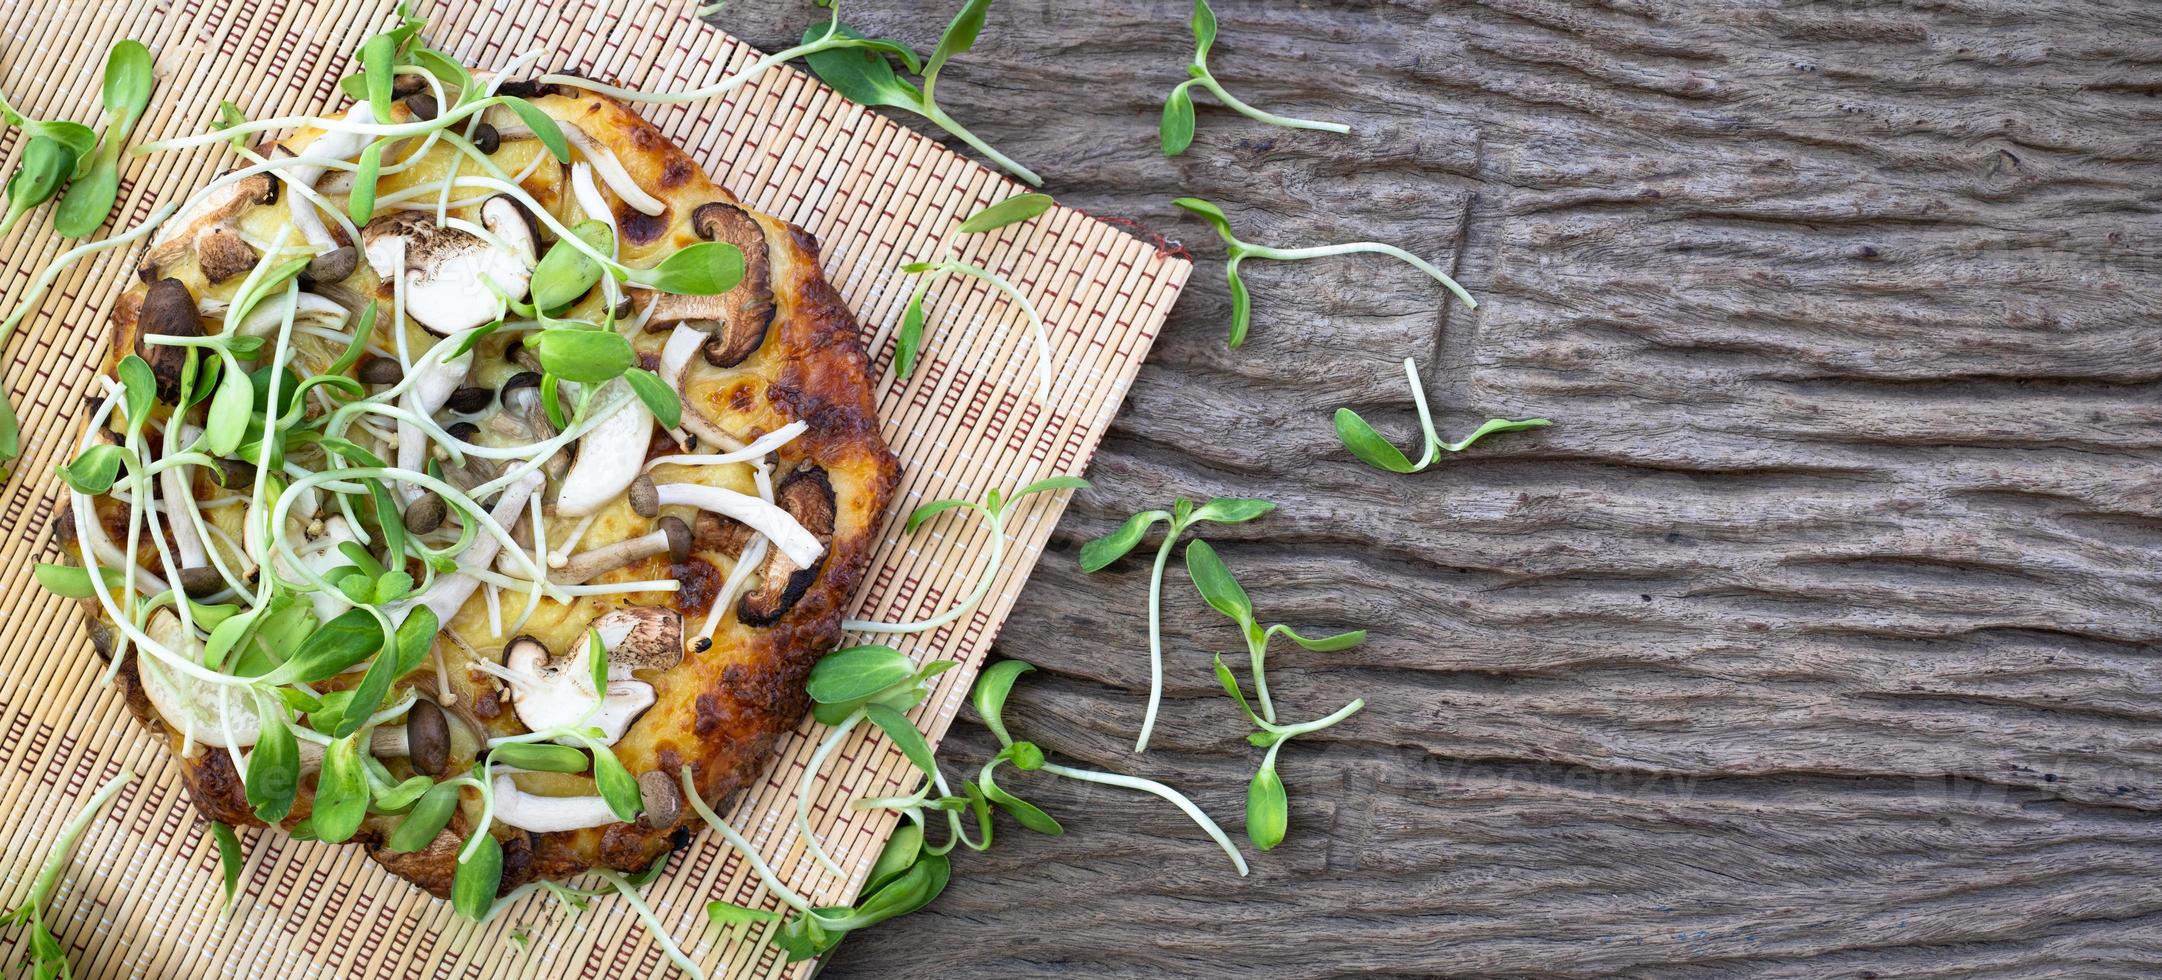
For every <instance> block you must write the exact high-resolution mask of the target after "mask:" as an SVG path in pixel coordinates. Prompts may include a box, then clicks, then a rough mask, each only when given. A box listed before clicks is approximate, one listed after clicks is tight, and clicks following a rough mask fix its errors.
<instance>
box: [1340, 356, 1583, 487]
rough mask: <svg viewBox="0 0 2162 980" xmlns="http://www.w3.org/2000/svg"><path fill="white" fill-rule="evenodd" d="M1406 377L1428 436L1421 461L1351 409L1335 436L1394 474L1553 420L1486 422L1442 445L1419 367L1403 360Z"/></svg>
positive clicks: (1368, 461)
mask: <svg viewBox="0 0 2162 980" xmlns="http://www.w3.org/2000/svg"><path fill="white" fill-rule="evenodd" d="M1404 376H1405V378H1406V379H1408V380H1409V381H1410V382H1411V400H1412V403H1413V404H1414V405H1416V406H1418V409H1419V432H1420V434H1421V435H1423V436H1424V437H1425V443H1424V447H1423V449H1422V450H1421V451H1420V453H1419V461H1418V462H1416V463H1414V462H1412V461H1411V459H1410V458H1409V457H1407V456H1405V455H1404V451H1403V450H1401V449H1398V448H1396V445H1395V444H1394V443H1391V442H1390V441H1389V440H1387V439H1385V438H1383V437H1382V435H1381V433H1379V432H1376V431H1374V427H1373V426H1372V425H1369V424H1368V423H1367V421H1366V419H1365V418H1363V417H1361V416H1360V415H1359V413H1357V412H1354V411H1352V410H1351V409H1348V408H1339V409H1337V410H1336V437H1337V438H1338V439H1341V440H1343V443H1344V448H1345V449H1349V450H1351V454H1352V455H1354V456H1357V457H1359V459H1361V460H1363V461H1365V462H1366V464H1367V465H1369V466H1373V467H1376V468H1378V469H1384V470H1388V471H1389V472H1391V473H1417V472H1419V471H1421V470H1424V469H1426V468H1427V467H1429V466H1432V465H1434V462H1435V461H1436V460H1438V459H1440V458H1441V454H1442V452H1443V451H1445V450H1446V451H1448V452H1452V453H1460V452H1463V451H1464V450H1466V449H1469V448H1471V444H1472V443H1475V442H1478V441H1479V440H1481V439H1484V438H1486V437H1487V436H1490V435H1493V434H1495V433H1497V432H1522V431H1524V430H1526V429H1543V428H1545V427H1547V426H1549V425H1553V424H1554V423H1553V421H1551V420H1549V419H1543V418H1531V419H1487V420H1486V421H1485V422H1482V423H1480V424H1479V427H1478V428H1476V429H1473V430H1472V431H1471V434H1470V435H1468V436H1465V437H1464V438H1462V439H1459V440H1457V441H1455V442H1443V441H1442V439H1441V433H1439V432H1438V431H1436V430H1435V428H1434V413H1433V412H1432V411H1431V410H1429V409H1428V408H1427V407H1426V386H1425V385H1423V384H1421V383H1420V382H1419V365H1418V364H1417V363H1416V362H1415V361H1413V360H1412V359H1411V358H1409V357H1407V358H1404Z"/></svg>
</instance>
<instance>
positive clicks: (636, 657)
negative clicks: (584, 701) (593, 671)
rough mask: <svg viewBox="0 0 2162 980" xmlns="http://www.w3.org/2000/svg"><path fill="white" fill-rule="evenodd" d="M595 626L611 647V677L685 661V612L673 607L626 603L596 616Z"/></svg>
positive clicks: (622, 677)
mask: <svg viewBox="0 0 2162 980" xmlns="http://www.w3.org/2000/svg"><path fill="white" fill-rule="evenodd" d="M679 523H680V522H679ZM592 629H593V631H594V632H595V633H598V634H600V637H601V647H602V649H605V650H607V651H608V676H609V677H610V678H611V679H615V680H627V679H629V678H630V676H631V672H632V671H638V670H668V669H670V668H672V667H674V666H676V665H677V664H680V663H682V662H683V615H682V614H681V613H678V612H676V611H675V610H673V609H662V608H660V607H659V606H623V607H621V608H619V609H611V610H609V611H608V612H605V613H602V614H601V615H599V616H597V617H595V618H594V620H593V623H592Z"/></svg>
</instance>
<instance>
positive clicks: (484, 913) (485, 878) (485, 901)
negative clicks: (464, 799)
mask: <svg viewBox="0 0 2162 980" xmlns="http://www.w3.org/2000/svg"><path fill="white" fill-rule="evenodd" d="M478 845H479V846H477V847H475V848H474V849H473V853H472V854H471V855H470V856H468V857H466V858H465V859H463V860H461V861H459V862H458V871H457V873H456V874H454V875H452V876H451V880H450V904H451V908H452V909H454V910H456V911H457V913H458V914H459V915H462V916H465V917H466V918H468V919H471V920H473V921H475V922H479V921H481V920H482V919H486V918H487V917H488V913H489V912H490V911H492V910H494V909H495V893H496V889H497V887H498V886H500V885H501V884H502V882H503V845H502V844H499V843H497V842H496V839H495V838H494V837H490V836H488V834H487V833H486V832H485V831H483V832H482V833H481V836H480V837H479V838H478Z"/></svg>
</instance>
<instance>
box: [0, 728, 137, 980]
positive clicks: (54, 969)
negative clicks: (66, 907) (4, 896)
mask: <svg viewBox="0 0 2162 980" xmlns="http://www.w3.org/2000/svg"><path fill="white" fill-rule="evenodd" d="M134 778H135V774H134V773H132V772H128V771H127V770H124V769H123V770H121V772H120V774H119V775H117V776H114V777H113V778H111V779H109V780H106V782H105V785H104V786H101V787H99V788H98V791H97V792H95V793H92V794H91V795H90V799H89V800H87V801H85V802H84V803H83V808H82V809H81V810H78V811H76V813H75V816H74V817H72V818H70V819H69V820H68V822H67V825H66V826H63V827H61V828H60V834H59V836H57V837H55V838H54V839H53V847H52V850H51V851H50V852H49V853H48V854H47V855H46V857H45V864H44V866H42V867H40V868H39V869H38V874H37V878H36V879H35V880H33V881H32V882H31V884H30V893H29V894H27V895H25V896H23V903H22V904H21V905H18V906H16V907H15V909H14V911H11V912H9V913H8V914H7V916H6V917H5V918H0V926H11V925H19V926H24V927H26V928H27V929H28V931H29V934H30V935H29V941H28V943H27V944H26V945H28V946H29V949H30V955H29V957H28V958H27V959H25V960H24V964H25V965H27V966H29V967H30V971H31V975H32V976H35V977H38V978H39V980H46V978H50V977H68V976H73V975H74V973H73V970H72V968H71V967H69V966H68V960H67V953H66V951H65V950H63V949H61V947H60V943H59V942H58V941H57V940H55V939H54V938H53V935H52V933H50V932H48V931H46V929H45V900H46V899H48V898H51V897H52V893H53V889H54V888H55V887H57V886H58V885H59V884H60V875H61V873H62V872H64V871H66V870H67V866H68V857H69V855H70V854H72V853H74V851H75V844H76V842H77V841H79V840H81V839H82V836H83V832H84V831H87V830H89V829H90V822H91V821H92V820H94V819H96V818H97V815H98V811H100V810H103V809H104V808H105V804H107V803H109V802H111V801H112V798H113V797H114V796H117V795H119V793H120V789H121V787H123V786H126V785H127V784H128V781H129V780H131V779H134Z"/></svg>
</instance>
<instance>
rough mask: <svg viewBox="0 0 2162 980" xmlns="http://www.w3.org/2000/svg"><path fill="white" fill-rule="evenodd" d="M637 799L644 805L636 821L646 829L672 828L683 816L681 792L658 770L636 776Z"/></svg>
mask: <svg viewBox="0 0 2162 980" xmlns="http://www.w3.org/2000/svg"><path fill="white" fill-rule="evenodd" d="M638 798H639V801H640V802H642V803H644V804H645V813H644V814H643V815H641V816H640V817H639V818H638V819H639V820H640V821H642V822H643V823H644V824H645V825H646V826H648V827H673V826H675V825H676V820H677V819H679V818H680V817H681V816H682V815H683V790H682V789H680V788H679V787H677V786H676V781H675V779H673V778H671V777H670V776H669V775H668V774H667V773H665V772H662V771H661V770H659V769H653V770H649V771H646V772H642V773H639V774H638Z"/></svg>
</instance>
